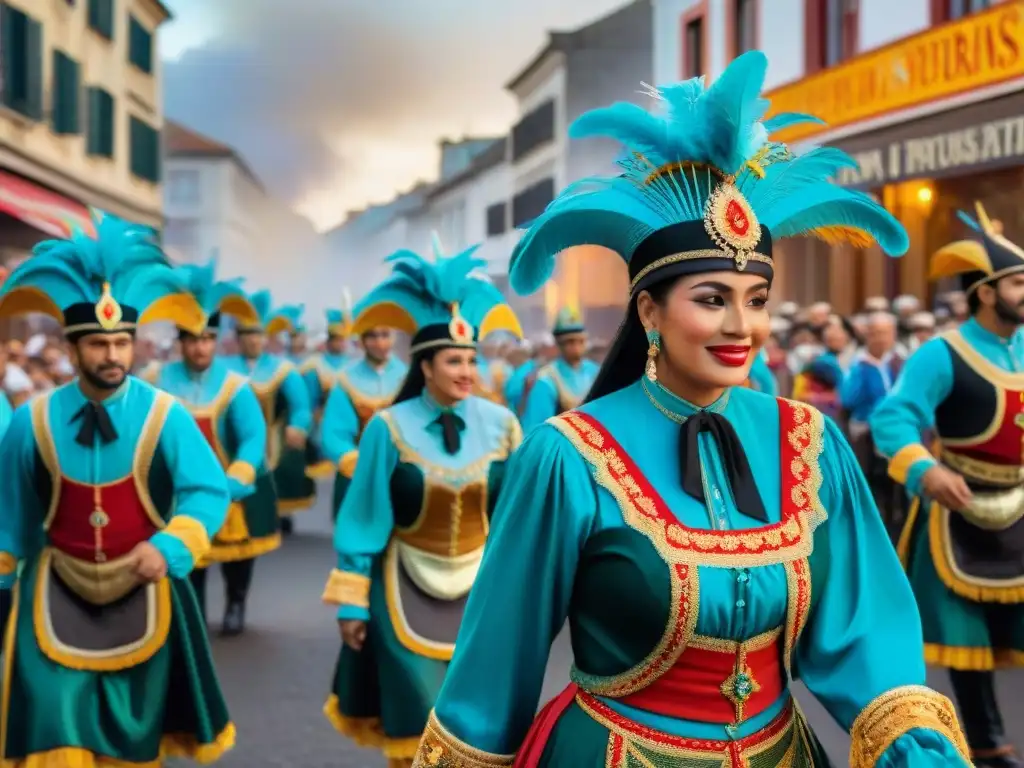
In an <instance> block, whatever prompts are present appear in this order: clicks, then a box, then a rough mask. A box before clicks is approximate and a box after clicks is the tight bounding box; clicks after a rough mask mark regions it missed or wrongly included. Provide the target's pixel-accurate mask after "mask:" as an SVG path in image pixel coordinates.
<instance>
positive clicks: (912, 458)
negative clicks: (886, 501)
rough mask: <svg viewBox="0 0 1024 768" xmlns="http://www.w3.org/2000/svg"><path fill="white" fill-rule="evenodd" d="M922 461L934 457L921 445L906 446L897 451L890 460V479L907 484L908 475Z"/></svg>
mask: <svg viewBox="0 0 1024 768" xmlns="http://www.w3.org/2000/svg"><path fill="white" fill-rule="evenodd" d="M921 459H933V460H934V457H933V456H932V455H931V453H929V452H928V449H927V448H925V447H924V446H923V445H921V444H920V443H911V444H910V445H905V446H903V447H902V448H900V449H899V450H898V451H896V455H895V456H893V457H892V458H891V459H890V460H889V477H891V478H892V479H893V480H895V481H896V482H897V483H900V484H901V485H905V484H906V482H907V475H908V474H910V468H911V467H913V466H914V465H915V464H917V462H919V461H920V460H921Z"/></svg>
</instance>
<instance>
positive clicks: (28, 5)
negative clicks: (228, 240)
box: [0, 0, 170, 263]
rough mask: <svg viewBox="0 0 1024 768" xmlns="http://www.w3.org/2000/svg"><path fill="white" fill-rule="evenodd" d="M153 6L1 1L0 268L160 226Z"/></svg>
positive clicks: (146, 0) (123, 1)
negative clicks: (108, 231)
mask: <svg viewBox="0 0 1024 768" xmlns="http://www.w3.org/2000/svg"><path fill="white" fill-rule="evenodd" d="M169 16H170V14H169V12H168V10H167V8H166V7H165V6H164V5H163V3H161V2H159V0H82V2H74V3H72V2H60V3H58V2H43V1H41V0H2V1H0V259H3V260H4V261H5V262H8V263H12V262H14V261H17V260H19V259H21V258H24V257H25V256H26V255H27V253H28V250H29V249H30V248H31V246H32V245H34V244H35V243H36V242H38V241H39V240H41V239H45V238H47V237H52V236H66V235H67V234H69V233H70V232H71V231H72V229H73V228H75V227H79V228H83V229H85V230H87V231H88V230H91V223H90V217H89V211H88V208H89V207H90V206H92V207H95V208H98V209H101V210H104V211H109V212H110V213H113V214H115V215H117V216H120V217H123V218H126V219H129V220H132V221H137V222H139V223H142V224H146V225H149V226H153V227H158V228H159V227H160V226H161V225H162V213H161V207H162V196H161V162H160V161H161V153H160V131H161V128H162V125H163V110H162V102H161V88H160V60H159V57H158V56H157V36H158V30H159V28H160V26H161V24H163V23H164V22H165V21H166V20H167V19H168V18H169Z"/></svg>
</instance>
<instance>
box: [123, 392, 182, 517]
mask: <svg viewBox="0 0 1024 768" xmlns="http://www.w3.org/2000/svg"><path fill="white" fill-rule="evenodd" d="M173 406H174V396H173V395H170V394H168V393H167V392H163V391H160V390H158V391H157V393H156V398H155V399H154V400H153V405H152V406H150V409H149V415H147V416H146V421H145V423H144V424H143V425H142V432H141V433H140V434H139V441H138V443H136V444H135V458H134V459H133V460H132V477H133V478H134V479H135V491H136V493H138V494H139V501H141V502H142V506H143V508H145V510H146V514H147V515H148V516H149V519H150V520H151V521H152V522H153V524H154V525H155V526H156V527H157V528H159V529H163V528H164V526H165V525H166V524H167V523H166V521H165V520H164V519H163V517H161V516H160V511H159V510H158V509H157V508H156V504H154V503H153V497H152V496H150V495H149V470H150V469H151V468H152V466H153V457H154V456H155V455H156V451H157V448H158V447H159V445H160V434H161V433H162V432H163V429H164V424H166V423H167V414H168V413H170V410H171V408H172V407H173Z"/></svg>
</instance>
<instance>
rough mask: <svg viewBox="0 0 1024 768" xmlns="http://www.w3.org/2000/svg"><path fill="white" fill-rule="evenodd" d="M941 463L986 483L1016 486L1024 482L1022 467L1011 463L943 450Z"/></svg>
mask: <svg viewBox="0 0 1024 768" xmlns="http://www.w3.org/2000/svg"><path fill="white" fill-rule="evenodd" d="M941 459H942V463H943V464H945V465H946V466H947V467H949V468H950V469H952V470H953V471H954V472H959V473H960V474H961V475H964V476H965V477H967V478H968V479H971V480H977V481H979V482H982V483H984V484H986V485H999V486H1006V487H1008V488H1009V487H1016V486H1018V485H1020V484H1021V483H1022V482H1024V467H1022V466H1019V465H1012V464H1009V465H1007V464H994V463H992V462H991V461H982V460H981V459H975V458H974V457H972V456H967V455H965V454H962V453H956V452H954V451H947V450H943V451H942V453H941Z"/></svg>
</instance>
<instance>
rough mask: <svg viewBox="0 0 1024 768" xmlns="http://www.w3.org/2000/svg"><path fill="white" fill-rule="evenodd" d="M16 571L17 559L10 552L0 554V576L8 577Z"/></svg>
mask: <svg viewBox="0 0 1024 768" xmlns="http://www.w3.org/2000/svg"><path fill="white" fill-rule="evenodd" d="M17 569H18V558H16V557H15V556H14V555H12V554H11V553H10V552H0V576H10V575H11V574H12V573H14V572H15V571H16V570H17Z"/></svg>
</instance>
